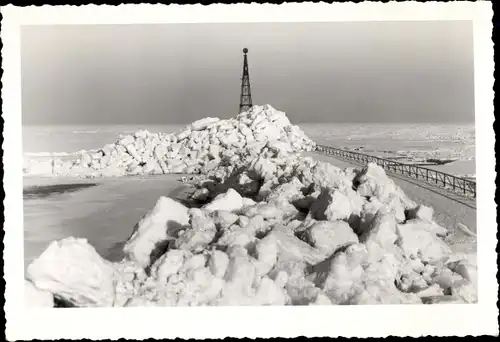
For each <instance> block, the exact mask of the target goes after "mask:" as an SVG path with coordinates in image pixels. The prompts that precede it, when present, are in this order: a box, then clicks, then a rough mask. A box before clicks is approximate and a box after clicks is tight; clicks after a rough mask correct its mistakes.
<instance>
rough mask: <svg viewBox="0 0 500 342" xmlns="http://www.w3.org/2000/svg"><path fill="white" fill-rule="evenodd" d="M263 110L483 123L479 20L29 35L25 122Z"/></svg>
mask: <svg viewBox="0 0 500 342" xmlns="http://www.w3.org/2000/svg"><path fill="white" fill-rule="evenodd" d="M243 47H248V49H249V54H248V59H249V68H250V83H251V87H252V97H253V103H254V104H267V103H268V104H271V105H272V106H274V107H275V108H277V109H279V110H283V111H286V112H287V114H288V116H289V118H290V119H291V120H292V121H293V122H296V123H298V122H465V121H469V122H470V121H473V120H474V84H473V82H474V79H473V77H474V74H473V72H474V66H473V42H472V23H471V22H466V21H462V22H450V21H446V22H445V21H443V22H346V23H340V22H336V23H263V24H260V23H258V24H161V25H160V24H158V25H157V24H155V25H82V26H37V27H24V28H23V29H22V35H21V56H22V87H23V94H22V95H23V102H22V105H23V123H24V124H92V125H94V124H133V123H140V124H177V123H189V122H191V121H194V120H196V119H198V118H202V117H206V116H218V117H221V118H228V117H231V116H234V115H235V114H237V111H238V105H239V92H240V82H241V80H240V77H241V71H242V63H243V54H242V52H241V50H242V49H243Z"/></svg>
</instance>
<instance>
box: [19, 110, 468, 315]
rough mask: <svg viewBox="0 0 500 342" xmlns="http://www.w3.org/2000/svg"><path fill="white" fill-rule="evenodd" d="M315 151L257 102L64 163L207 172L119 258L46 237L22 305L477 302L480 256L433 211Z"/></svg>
mask: <svg viewBox="0 0 500 342" xmlns="http://www.w3.org/2000/svg"><path fill="white" fill-rule="evenodd" d="M138 141H142V142H138ZM136 145H139V146H138V147H137V146H136ZM313 147H314V143H313V142H312V141H310V140H309V139H308V138H307V137H306V136H305V135H304V134H303V133H302V131H300V129H298V128H297V127H295V126H292V125H291V124H290V122H289V121H288V119H287V118H286V116H285V115H284V113H282V112H278V111H276V110H275V109H273V108H272V107H270V106H264V107H261V106H256V107H254V108H253V109H252V110H251V111H250V112H248V113H243V114H241V115H239V116H238V117H237V118H236V119H231V120H218V119H215V118H206V119H202V120H199V121H197V122H195V123H193V124H191V126H189V127H188V128H186V129H185V130H184V131H183V132H181V133H179V134H172V135H161V134H159V135H152V134H150V133H148V132H137V133H136V134H135V136H130V137H121V138H120V139H119V141H118V142H117V144H113V145H108V147H105V148H104V149H103V150H102V151H99V152H96V154H82V158H81V159H80V160H79V161H78V162H73V164H72V165H73V166H72V167H69V169H65V170H66V171H65V172H69V173H72V174H74V173H76V170H81V169H89V170H92V171H91V172H93V173H95V172H97V173H98V175H100V176H105V175H126V174H130V173H132V174H137V173H139V174H140V173H149V172H150V169H152V170H154V172H158V173H160V172H163V173H169V172H181V171H182V172H186V173H187V171H189V173H201V174H202V175H201V176H199V177H197V180H196V184H195V188H196V190H195V191H194V192H193V194H192V197H193V198H192V200H193V205H192V206H191V207H190V208H188V207H186V206H185V205H184V204H181V203H179V202H177V201H175V200H173V199H171V198H168V197H160V198H159V199H158V201H157V203H156V205H155V206H154V208H152V209H151V210H150V212H148V213H147V214H146V215H145V216H144V217H143V218H142V219H141V220H140V221H139V222H138V223H137V224H136V226H135V227H134V230H133V232H132V234H131V236H130V237H129V239H128V241H127V242H126V244H125V246H124V253H125V256H126V257H125V259H124V260H122V261H121V262H119V263H111V262H109V261H107V260H104V259H103V258H101V257H100V256H99V254H98V253H97V252H96V251H95V249H94V248H93V247H92V246H91V245H89V244H88V243H87V241H86V240H84V239H77V238H73V237H70V238H66V239H63V240H60V241H54V242H52V243H51V244H50V245H49V246H48V248H47V249H46V250H45V251H44V252H43V253H42V254H41V255H40V256H39V258H37V259H35V260H34V261H33V263H31V264H30V265H29V266H28V269H27V280H26V294H27V301H28V304H29V305H31V306H53V305H54V303H55V302H57V305H63V306H79V307H95V306H116V307H122V306H176V305H177V306H180V305H193V306H194V305H310V304H312V305H322V304H410V303H411V304H422V303H429V304H432V303H474V302H477V290H476V285H477V277H476V265H472V264H470V263H469V262H468V261H466V260H463V259H461V257H460V256H459V255H455V254H453V252H452V250H451V249H450V247H449V246H448V245H447V244H446V243H444V241H443V239H442V238H443V237H445V236H446V235H447V230H446V228H444V227H441V226H439V225H438V224H437V223H436V222H435V221H434V220H433V210H432V208H429V207H426V206H422V205H418V204H416V203H414V202H413V201H412V200H410V199H409V198H407V196H406V195H405V194H404V193H403V192H402V191H401V189H400V188H399V187H397V186H396V185H395V184H394V182H393V181H392V180H390V179H389V178H388V177H387V175H386V174H385V172H384V170H383V169H381V168H380V167H378V166H377V165H375V164H369V165H367V166H366V167H365V168H363V169H362V170H357V169H345V170H341V169H339V168H337V167H335V166H333V165H331V164H328V163H323V162H316V161H314V160H312V159H311V158H303V157H301V156H300V151H303V150H311V149H312V148H313ZM134 151H135V153H134ZM85 156H87V157H85ZM89 156H90V157H91V159H90V161H89V158H90V157H89ZM106 157H107V158H106ZM103 158H106V161H104V162H103V161H102V159H103ZM130 158H132V161H131V160H130ZM82 160H83V161H82ZM97 160H98V162H96V161H97ZM179 161H180V163H179ZM76 165H78V166H76ZM98 165H99V166H98ZM57 170H58V171H57V172H56V173H52V174H59V172H60V169H57ZM87 171H88V170H87ZM87 171H85V172H87ZM78 172H80V171H78ZM85 172H83V173H82V174H87V173H85ZM94 176H95V174H94ZM61 303H62V304H61Z"/></svg>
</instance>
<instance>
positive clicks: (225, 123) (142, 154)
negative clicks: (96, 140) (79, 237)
mask: <svg viewBox="0 0 500 342" xmlns="http://www.w3.org/2000/svg"><path fill="white" fill-rule="evenodd" d="M314 146H315V145H314V142H312V141H311V140H310V139H309V138H307V137H306V136H305V134H304V133H303V132H302V131H301V130H300V128H298V127H297V126H294V125H292V124H291V123H290V121H289V120H288V118H287V117H286V115H285V113H283V112H280V111H277V110H276V109H274V108H273V107H271V106H269V105H265V106H254V107H253V108H252V109H250V110H249V111H248V112H244V113H241V114H239V115H238V116H237V117H236V118H231V119H228V120H221V119H219V118H211V117H208V118H204V119H201V120H198V121H195V122H193V123H192V124H191V125H188V126H186V127H185V128H184V129H183V130H182V131H181V132H178V133H175V134H174V133H173V134H163V133H150V132H148V131H145V130H143V131H138V132H136V133H135V134H133V135H123V136H119V137H118V139H117V140H116V141H115V142H114V143H112V144H108V145H106V146H104V147H103V148H101V149H99V150H93V151H81V152H77V153H73V154H69V155H68V158H56V157H58V156H53V158H45V159H44V160H40V159H35V158H26V159H25V161H24V167H23V170H24V173H25V174H26V175H44V176H81V177H106V176H126V175H145V174H166V173H188V174H190V173H205V172H206V171H208V170H210V169H213V168H216V167H217V165H218V164H219V163H220V162H221V161H229V162H230V161H231V160H234V159H236V158H238V157H239V156H241V155H248V154H249V155H258V154H261V153H263V154H266V153H267V151H272V153H275V154H276V153H288V152H298V151H301V150H312V149H313V148H314Z"/></svg>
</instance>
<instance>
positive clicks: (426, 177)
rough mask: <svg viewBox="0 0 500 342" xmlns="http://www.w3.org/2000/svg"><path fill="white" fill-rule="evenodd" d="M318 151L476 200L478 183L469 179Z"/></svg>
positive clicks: (328, 149)
mask: <svg viewBox="0 0 500 342" xmlns="http://www.w3.org/2000/svg"><path fill="white" fill-rule="evenodd" d="M316 151H317V152H322V153H325V154H327V155H332V156H335V157H337V158H341V159H346V160H350V161H354V162H356V163H358V164H361V165H366V164H368V163H375V164H377V165H379V166H381V167H382V168H383V169H384V170H386V171H388V172H391V173H396V174H400V175H403V176H407V177H409V178H413V179H417V180H420V181H425V182H427V183H429V184H434V185H436V186H438V187H441V188H445V189H447V190H450V191H453V192H455V193H457V194H459V195H463V196H465V197H473V198H476V182H474V181H471V180H469V179H465V178H460V177H457V176H453V175H450V174H447V173H444V172H441V171H436V170H432V169H428V168H425V167H420V166H416V165H412V164H404V163H399V162H396V161H393V160H388V159H384V158H379V157H375V156H370V155H368V154H363V153H359V152H354V151H346V150H342V149H339V148H335V147H331V146H324V145H316Z"/></svg>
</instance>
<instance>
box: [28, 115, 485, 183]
mask: <svg viewBox="0 0 500 342" xmlns="http://www.w3.org/2000/svg"><path fill="white" fill-rule="evenodd" d="M183 127H185V125H110V126H63V125H60V126H23V153H24V155H25V156H26V157H28V158H29V157H36V156H46V155H49V154H50V153H53V154H54V156H57V155H64V154H65V153H73V152H77V151H80V150H91V149H98V148H101V147H103V146H104V145H106V144H109V143H113V142H115V140H116V138H117V137H118V135H120V134H131V133H134V132H136V131H138V130H139V129H147V130H148V131H150V132H165V133H170V132H177V131H180V130H182V128H183ZM299 127H300V128H301V129H302V130H303V131H304V132H305V133H306V134H307V135H308V136H309V137H310V138H311V139H313V140H314V141H316V142H317V143H320V144H324V145H329V146H334V147H339V148H346V149H350V150H356V151H359V152H363V153H366V154H371V155H375V156H379V157H384V158H393V159H396V160H404V159H407V158H411V159H412V160H421V159H428V158H438V159H453V160H454V161H453V162H452V163H449V164H445V165H439V166H431V168H435V169H438V170H440V171H443V172H447V173H450V174H455V175H458V176H467V177H471V178H473V177H474V176H475V172H476V169H475V130H474V123H470V124H408V123H405V124H401V123H394V124H372V123H369V124H368V123H367V124H359V123H355V124H348V123H341V124H339V123H302V124H299Z"/></svg>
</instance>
